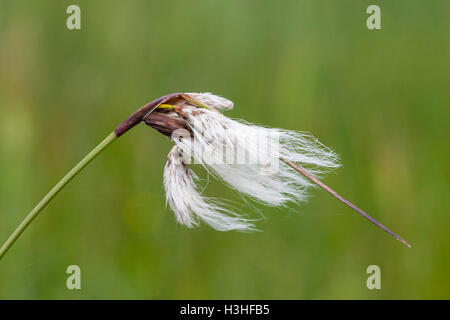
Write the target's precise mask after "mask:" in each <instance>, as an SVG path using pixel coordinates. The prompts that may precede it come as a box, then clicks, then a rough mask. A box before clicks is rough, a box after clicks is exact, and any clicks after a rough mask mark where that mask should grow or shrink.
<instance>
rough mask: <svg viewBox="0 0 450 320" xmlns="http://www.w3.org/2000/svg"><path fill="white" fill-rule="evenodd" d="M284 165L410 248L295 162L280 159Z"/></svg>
mask: <svg viewBox="0 0 450 320" xmlns="http://www.w3.org/2000/svg"><path fill="white" fill-rule="evenodd" d="M281 160H282V161H283V162H284V163H286V164H287V165H289V166H290V167H291V168H293V169H294V170H296V171H297V172H299V173H301V174H302V175H304V176H305V177H306V178H308V179H309V180H311V181H312V182H314V183H315V184H317V185H318V186H319V187H321V188H322V189H324V190H325V191H327V192H329V193H330V194H331V195H332V196H334V197H335V198H337V199H338V200H340V201H342V202H343V203H345V204H346V205H347V206H349V207H350V208H352V209H353V210H355V211H356V212H358V213H359V214H360V215H362V216H363V217H364V218H366V219H367V220H369V221H370V222H372V223H373V224H375V225H376V226H377V227H379V228H381V229H383V230H384V231H386V232H387V233H389V234H390V235H391V236H393V237H394V238H395V239H397V240H398V241H400V242H401V243H403V244H404V245H405V246H407V247H408V248H411V245H410V244H409V243H408V242H406V241H405V240H404V239H403V238H402V237H400V236H399V235H398V234H396V233H394V232H392V231H391V230H389V229H388V228H387V227H385V226H384V225H382V224H381V223H379V222H378V221H377V220H375V219H374V218H372V217H371V216H369V215H368V214H367V213H365V212H364V211H362V210H361V209H360V208H358V207H357V206H356V205H354V204H353V203H351V202H350V201H348V200H347V199H345V198H343V197H342V196H341V195H339V194H338V193H337V192H336V191H334V190H333V189H331V188H330V187H328V186H327V185H326V184H325V183H323V182H322V181H320V180H319V179H317V178H316V177H315V176H313V175H312V174H310V173H309V172H308V171H306V170H305V169H304V168H302V167H301V166H299V165H298V164H296V163H295V162H293V161H291V160H286V159H281Z"/></svg>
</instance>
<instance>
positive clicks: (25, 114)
mask: <svg viewBox="0 0 450 320" xmlns="http://www.w3.org/2000/svg"><path fill="white" fill-rule="evenodd" d="M70 4H78V5H79V6H80V7H81V27H82V29H81V30H73V31H71V30H68V29H67V28H66V19H67V17H68V15H67V14H66V8H67V6H68V5H70ZM370 4H378V5H379V6H380V7H381V19H382V20H381V22H382V29H381V30H374V31H371V30H368V29H367V28H366V19H367V17H368V15H367V14H366V8H367V7H368V6H369V5H370ZM448 12H450V2H449V1H445V0H442V1H426V2H425V1H412V0H403V1H399V0H398V1H350V0H345V1H333V0H327V1H312V0H311V1H251V0H246V1H243V0H231V1H220V2H219V1H209V0H203V1H200V0H193V1H182V0H180V1H118V0H116V1H65V0H64V1H46V2H43V1H22V0H15V1H12V0H9V1H5V0H1V1H0V241H2V242H3V241H4V240H6V238H7V237H8V236H9V234H10V232H12V231H13V229H14V228H15V227H16V226H17V225H18V223H19V222H20V221H21V220H22V219H23V218H24V216H25V215H26V214H27V212H28V211H29V210H31V208H32V207H33V206H34V205H35V204H36V203H37V202H38V200H40V199H41V197H42V196H43V195H44V194H45V193H46V192H47V191H48V190H49V189H50V188H51V187H52V186H53V185H54V184H55V183H56V182H57V181H58V180H59V179H60V178H61V177H62V176H63V175H64V174H65V173H66V172H67V171H68V170H69V169H70V168H71V167H72V166H73V165H74V164H76V163H77V162H78V161H79V160H80V159H81V158H82V157H83V156H84V155H85V154H86V153H87V152H88V151H90V150H91V149H92V148H93V147H94V146H95V145H96V144H97V143H99V142H100V141H101V140H102V139H103V138H104V137H105V136H106V135H107V134H108V133H109V132H111V130H112V129H113V128H114V127H115V126H116V125H117V124H118V123H120V122H121V121H122V120H123V119H124V118H125V117H127V116H128V115H129V114H130V113H132V112H133V111H134V110H136V109H137V108H138V107H139V106H141V105H143V104H144V103H146V102H148V101H150V100H153V99H154V98H156V97H159V96H161V95H163V94H167V93H171V92H178V91H188V92H189V91H191V92H192V91H211V92H214V93H217V94H220V95H223V96H225V97H228V98H230V99H232V100H233V101H234V102H235V109H234V110H232V111H231V112H229V113H228V115H229V116H232V117H236V118H244V119H246V120H248V121H251V122H256V123H261V124H264V125H267V126H272V127H283V128H287V129H296V130H306V131H310V132H312V133H313V134H314V135H315V136H317V137H318V138H319V139H320V140H321V141H322V142H323V143H325V144H326V145H328V146H330V147H332V148H333V149H334V150H335V151H336V152H337V153H338V154H339V155H340V156H341V158H342V162H343V165H344V166H343V167H342V168H340V169H339V170H337V171H336V172H335V173H334V174H331V175H330V176H328V177H327V178H326V179H325V182H326V183H328V184H329V185H331V186H332V187H334V188H335V189H336V190H337V191H338V192H340V193H341V194H343V195H344V196H346V197H347V198H349V199H350V200H352V201H354V202H355V203H356V204H358V205H359V206H360V207H361V208H363V209H365V210H367V211H368V212H369V213H371V214H372V215H373V216H374V217H376V218H377V219H379V220H380V221H381V222H383V223H385V224H386V225H387V226H388V227H390V228H391V229H392V230H394V231H396V232H398V233H399V234H400V235H402V236H404V237H405V238H406V239H407V240H408V241H410V242H411V243H412V245H413V247H412V249H407V248H406V247H404V246H402V245H401V244H400V243H399V242H397V241H395V240H394V239H393V238H391V237H390V236H388V235H387V234H385V233H384V232H382V231H381V230H379V229H378V228H376V227H375V226H373V225H372V224H370V223H368V222H367V221H366V220H364V219H362V218H361V217H359V216H358V215H357V214H355V213H354V212H352V211H351V210H350V209H349V208H347V207H345V206H344V205H343V204H341V203H340V202H338V201H337V200H335V199H334V198H332V197H330V196H329V195H328V194H326V193H325V192H323V191H321V190H314V191H313V197H312V198H311V200H310V201H309V202H308V203H306V204H303V205H301V206H298V205H291V206H290V207H289V208H287V209H286V208H285V209H274V208H267V207H264V206H261V205H258V204H255V203H254V202H252V201H250V200H248V199H247V200H246V201H247V202H245V201H243V200H242V199H241V198H240V197H239V196H238V195H236V193H235V192H233V191H232V190H230V189H228V188H227V187H225V186H224V185H223V184H222V183H220V182H218V181H215V180H214V179H209V183H208V188H207V191H206V193H207V194H208V195H211V196H221V197H223V198H226V199H230V200H232V201H236V202H237V206H240V203H242V204H243V205H242V208H241V209H242V210H243V211H244V212H253V213H252V216H253V217H255V218H257V217H259V215H258V213H255V212H254V210H253V209H252V206H256V208H257V209H259V210H261V212H262V213H263V214H264V216H265V217H266V219H265V220H261V221H259V222H258V223H257V226H258V227H259V228H260V229H261V230H262V232H257V233H253V234H243V233H238V232H228V233H221V232H217V231H214V230H212V229H210V228H208V227H200V228H198V229H195V230H188V229H186V228H183V227H181V226H179V225H177V224H176V222H175V219H174V217H173V214H172V213H171V212H170V211H169V209H167V208H165V200H164V192H163V187H162V172H163V166H164V163H165V160H166V156H167V153H168V151H169V149H170V145H171V143H170V141H168V140H167V139H166V138H165V137H163V136H162V135H160V134H158V133H157V132H156V131H153V130H152V129H150V128H148V127H145V126H144V125H141V126H139V127H137V128H136V129H135V130H133V131H131V132H129V133H127V134H126V135H125V136H123V137H122V138H121V139H120V140H118V141H117V142H115V143H114V144H113V145H112V146H111V147H110V148H109V149H107V150H106V151H105V152H104V153H103V154H102V155H101V156H100V157H99V158H98V159H96V160H95V161H94V162H93V163H92V164H91V165H90V166H89V167H88V168H87V169H86V170H85V171H83V172H82V173H81V174H80V175H79V176H78V177H77V178H76V179H75V180H74V181H73V182H71V183H70V184H69V185H68V186H67V188H66V189H65V190H64V191H63V192H62V193H61V194H60V195H59V196H58V197H57V198H56V199H55V200H54V202H52V203H51V204H50V205H49V206H48V207H47V208H46V209H45V211H43V212H42V214H41V215H40V216H39V217H38V218H37V220H35V221H34V222H33V224H32V225H31V226H30V227H29V229H27V230H26V232H25V233H24V234H23V236H22V237H21V238H20V239H19V240H18V241H17V243H16V244H15V245H14V247H13V248H12V249H11V250H10V251H9V252H8V254H7V255H6V256H5V258H4V259H3V260H2V261H0V298H3V299H11V298H23V299H31V298H34V299H35V298H37V299H107V298H112V299H187V298H190V299H229V298H237V299H241V298H245V299H360V298H362V299H420V298H426V299H429V298H437V299H444V298H447V299H448V298H450V279H449V278H450V276H449V269H450V268H449V266H450V234H449V225H450V224H449V223H450V214H449V206H450V200H449V199H450V197H449V190H450V188H449V181H450V172H449V143H448V137H449V129H448V121H449V111H448V110H449V106H450V90H449V89H450V88H449V75H450V66H449V53H450V52H449V50H450V41H449V39H450V38H449V31H450V20H449V19H448ZM194 169H195V170H197V171H198V172H200V174H201V176H202V177H203V178H204V179H205V184H206V180H207V176H206V175H205V173H204V172H202V171H201V170H198V169H199V168H194ZM71 264H76V265H79V266H80V268H81V274H82V289H81V290H74V291H70V290H68V289H67V288H66V279H67V277H68V275H67V274H66V273H65V271H66V268H67V266H69V265H71ZM373 264H375V265H379V266H380V268H381V287H382V288H381V290H368V289H367V287H366V279H367V277H368V276H369V275H368V274H366V268H367V267H368V266H369V265H373Z"/></svg>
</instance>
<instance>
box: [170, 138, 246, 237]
mask: <svg viewBox="0 0 450 320" xmlns="http://www.w3.org/2000/svg"><path fill="white" fill-rule="evenodd" d="M196 179H197V176H196V175H195V173H194V172H193V171H192V170H190V169H189V167H188V166H187V165H186V164H185V163H184V158H183V154H182V152H181V150H180V149H179V147H178V146H174V147H173V148H172V150H171V151H170V153H169V156H168V160H167V163H166V166H165V168H164V188H165V191H166V203H167V204H169V206H170V208H171V209H172V210H173V212H174V213H175V216H176V218H177V220H178V222H179V223H180V224H182V225H185V226H187V227H188V228H193V227H196V226H198V224H199V222H200V221H199V220H201V221H203V222H205V223H207V224H208V225H210V226H211V227H213V228H214V229H216V230H219V231H229V230H241V231H247V230H252V229H253V225H252V224H251V223H250V222H249V220H246V219H244V218H242V217H240V216H238V215H236V214H235V213H233V212H231V211H229V210H227V209H225V208H223V207H220V206H219V205H218V204H217V203H216V202H217V201H215V200H214V199H212V198H207V197H203V196H202V195H201V194H200V193H199V191H198V190H197V187H196V184H195V180H196Z"/></svg>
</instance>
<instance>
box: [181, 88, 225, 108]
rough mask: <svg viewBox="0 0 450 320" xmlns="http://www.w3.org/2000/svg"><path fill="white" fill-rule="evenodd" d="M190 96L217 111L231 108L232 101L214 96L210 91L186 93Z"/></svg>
mask: <svg viewBox="0 0 450 320" xmlns="http://www.w3.org/2000/svg"><path fill="white" fill-rule="evenodd" d="M186 94H187V95H188V96H190V97H191V98H193V99H195V100H198V101H200V102H201V103H203V104H205V105H207V106H208V107H212V108H214V109H216V110H219V111H226V110H231V109H233V102H232V101H230V100H228V99H225V98H223V97H219V96H216V95H214V94H212V93H210V92H204V93H186Z"/></svg>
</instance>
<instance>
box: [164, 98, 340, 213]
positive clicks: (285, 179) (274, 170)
mask: <svg viewBox="0 0 450 320" xmlns="http://www.w3.org/2000/svg"><path fill="white" fill-rule="evenodd" d="M182 111H183V113H184V115H183V117H184V120H185V121H186V123H187V125H188V127H189V129H190V130H191V131H192V135H193V138H192V139H173V140H174V142H175V143H176V145H177V146H178V147H179V148H180V149H181V150H182V151H183V153H184V154H185V155H190V156H191V157H192V158H193V159H194V161H195V162H196V163H200V164H202V165H203V166H204V167H205V168H207V169H208V170H209V171H210V172H211V173H212V174H214V175H215V176H218V177H220V178H221V179H223V180H224V181H225V182H226V183H227V184H228V185H230V186H231V187H232V188H234V189H236V190H237V191H239V192H242V193H245V194H247V195H249V196H251V197H253V198H254V199H257V200H259V201H261V202H264V203H265V204H267V205H270V206H279V205H284V204H285V203H286V202H288V201H294V202H299V201H303V200H305V199H306V196H307V194H306V190H307V189H308V188H309V187H312V186H315V185H314V184H312V183H311V182H310V181H309V180H307V179H306V178H304V177H303V176H301V175H299V174H298V173H297V172H296V171H295V170H294V169H292V168H291V167H289V166H288V165H286V164H285V163H284V162H283V161H281V160H280V158H284V159H287V160H292V161H294V162H297V163H301V164H302V166H304V167H305V169H307V170H308V171H309V172H310V173H312V174H314V175H317V176H320V175H321V174H323V173H326V172H327V171H329V170H330V169H332V168H337V167H339V163H338V157H337V156H336V154H335V153H334V152H333V151H332V150H330V149H328V148H327V147H325V146H324V145H322V144H321V143H320V142H318V141H317V139H315V138H314V137H312V136H311V135H309V134H306V133H302V132H296V131H290V130H283V129H272V128H264V127H260V126H256V125H253V124H251V123H247V122H245V121H242V120H238V121H236V120H232V119H230V118H228V117H226V116H224V115H222V114H221V113H219V112H215V111H212V110H206V109H198V108H194V107H184V108H183V109H182Z"/></svg>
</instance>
